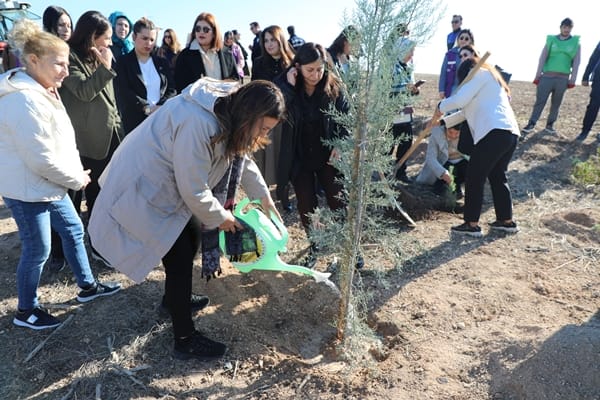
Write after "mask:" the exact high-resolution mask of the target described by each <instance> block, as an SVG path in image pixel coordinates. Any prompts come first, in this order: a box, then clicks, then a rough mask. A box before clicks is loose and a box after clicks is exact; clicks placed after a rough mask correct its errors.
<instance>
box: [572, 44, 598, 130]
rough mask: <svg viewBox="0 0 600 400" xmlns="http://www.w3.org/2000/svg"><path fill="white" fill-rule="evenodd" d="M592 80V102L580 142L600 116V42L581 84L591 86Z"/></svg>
mask: <svg viewBox="0 0 600 400" xmlns="http://www.w3.org/2000/svg"><path fill="white" fill-rule="evenodd" d="M590 81H591V82H592V90H591V92H590V102H589V103H588V105H587V108H586V109H585V115H584V117H583V126H582V127H581V133H580V134H579V136H577V140H578V141H580V142H583V141H584V140H585V139H586V138H587V137H588V135H589V134H590V131H591V130H592V126H593V125H594V122H595V121H596V118H597V117H598V110H600V43H598V44H597V45H596V48H595V49H594V52H593V53H592V55H591V56H590V60H589V61H588V64H587V67H585V71H584V72H583V78H582V79H581V85H582V86H589V85H590ZM596 140H600V134H598V135H597V136H596Z"/></svg>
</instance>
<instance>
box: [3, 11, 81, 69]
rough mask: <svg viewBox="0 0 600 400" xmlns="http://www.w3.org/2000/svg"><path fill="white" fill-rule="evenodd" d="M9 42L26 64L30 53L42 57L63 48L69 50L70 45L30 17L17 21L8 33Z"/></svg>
mask: <svg viewBox="0 0 600 400" xmlns="http://www.w3.org/2000/svg"><path fill="white" fill-rule="evenodd" d="M8 43H9V45H10V46H11V47H12V48H14V49H16V50H17V51H18V53H19V57H20V61H21V63H22V64H23V65H25V66H26V65H27V56H28V55H30V54H35V55H36V56H38V57H42V56H45V55H48V54H54V53H56V52H58V51H61V50H67V51H69V45H68V44H67V43H66V42H65V41H64V40H62V39H61V38H59V37H58V36H55V35H53V34H51V33H48V32H44V31H42V28H40V27H39V26H38V24H36V23H35V22H33V21H32V20H29V19H21V20H19V21H17V22H15V25H14V27H13V28H12V30H11V31H10V32H9V33H8Z"/></svg>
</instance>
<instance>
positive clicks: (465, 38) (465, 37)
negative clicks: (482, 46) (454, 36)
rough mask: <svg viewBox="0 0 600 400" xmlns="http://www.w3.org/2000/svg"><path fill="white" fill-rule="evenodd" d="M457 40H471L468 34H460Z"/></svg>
mask: <svg viewBox="0 0 600 400" xmlns="http://www.w3.org/2000/svg"><path fill="white" fill-rule="evenodd" d="M458 40H471V38H470V37H469V36H461V37H459V38H458Z"/></svg>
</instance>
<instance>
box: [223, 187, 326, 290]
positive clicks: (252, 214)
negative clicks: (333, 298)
mask: <svg viewBox="0 0 600 400" xmlns="http://www.w3.org/2000/svg"><path fill="white" fill-rule="evenodd" d="M249 204H257V205H259V204H260V201H259V200H254V201H252V202H250V200H249V199H248V198H247V197H246V198H244V199H243V200H242V201H240V202H239V203H238V204H237V205H236V207H235V209H234V210H233V215H234V216H235V217H237V218H239V219H240V220H242V221H244V222H245V223H247V224H248V225H250V227H252V229H254V231H255V232H256V237H257V239H258V241H259V242H260V243H259V250H261V251H259V252H260V255H259V256H258V258H253V259H252V260H251V261H248V262H244V261H241V262H239V261H231V263H232V264H233V266H234V267H236V268H237V269H238V270H240V272H243V273H247V272H250V271H252V270H253V269H258V270H266V271H286V272H296V273H299V274H305V275H310V276H312V277H313V278H314V279H315V281H317V282H326V283H327V281H328V280H329V276H330V275H331V274H330V273H327V272H319V271H315V270H313V269H310V268H306V267H301V266H299V265H290V264H286V263H285V262H283V261H282V260H281V258H279V253H285V252H286V251H287V248H286V245H287V242H288V231H287V229H286V227H285V225H283V223H282V222H281V221H280V220H279V218H277V215H275V213H273V212H271V218H269V217H267V216H266V215H265V214H264V213H263V212H262V210H261V209H259V208H257V207H248V210H247V211H244V209H245V208H246V206H248V205H249ZM261 246H262V249H261V248H260V247H261ZM219 247H220V248H221V253H222V254H224V255H227V251H226V249H227V248H226V246H225V232H223V231H221V232H220V233H219Z"/></svg>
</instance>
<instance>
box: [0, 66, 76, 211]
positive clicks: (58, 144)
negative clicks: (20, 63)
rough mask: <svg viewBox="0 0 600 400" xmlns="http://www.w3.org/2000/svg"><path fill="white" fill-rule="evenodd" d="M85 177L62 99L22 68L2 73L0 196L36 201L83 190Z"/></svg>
mask: <svg viewBox="0 0 600 400" xmlns="http://www.w3.org/2000/svg"><path fill="white" fill-rule="evenodd" d="M84 178H85V173H84V172H83V166H82V165H81V161H80V160H79V153H78V151H77V146H76V144H75V132H74V131H73V126H72V125H71V120H70V119H69V116H68V115H67V111H66V110H65V107H64V106H63V104H62V102H61V101H60V99H58V98H56V97H54V96H52V95H51V94H50V93H48V91H47V90H46V89H44V88H43V87H42V86H41V85H40V84H39V83H38V82H37V81H35V80H34V79H33V78H32V77H30V76H29V75H28V74H27V73H25V71H24V70H20V69H14V70H11V71H8V72H6V73H4V74H2V75H0V195H2V196H4V197H9V198H11V199H16V200H21V201H27V202H37V201H54V200H59V199H62V198H63V197H64V195H65V194H66V192H67V189H73V190H79V189H81V187H82V186H83V185H84Z"/></svg>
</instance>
